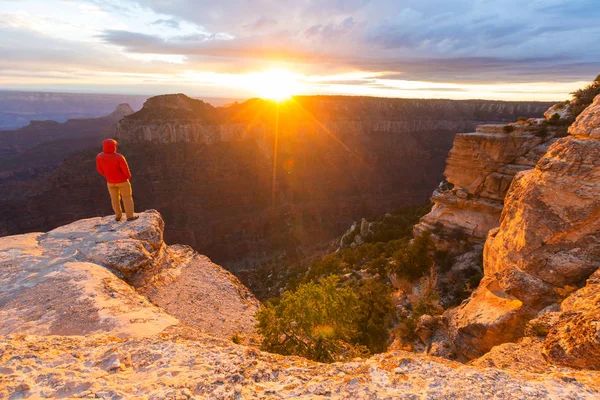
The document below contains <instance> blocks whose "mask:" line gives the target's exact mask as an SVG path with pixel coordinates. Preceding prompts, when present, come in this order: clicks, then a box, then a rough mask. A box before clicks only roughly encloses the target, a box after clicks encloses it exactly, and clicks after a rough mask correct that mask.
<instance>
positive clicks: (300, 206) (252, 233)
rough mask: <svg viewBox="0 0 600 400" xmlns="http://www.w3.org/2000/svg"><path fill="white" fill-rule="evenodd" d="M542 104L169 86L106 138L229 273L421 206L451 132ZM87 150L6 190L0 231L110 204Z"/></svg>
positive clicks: (148, 195) (147, 196)
mask: <svg viewBox="0 0 600 400" xmlns="http://www.w3.org/2000/svg"><path fill="white" fill-rule="evenodd" d="M548 106H549V104H547V103H535V102H493V101H449V100H412V99H377V98H360V97H358V98H354V97H336V96H314V97H298V98H295V99H294V101H291V102H288V103H282V104H281V105H280V106H279V108H277V107H276V106H275V104H274V103H271V102H266V101H263V100H260V99H254V100H249V101H247V102H244V103H241V104H233V105H231V106H229V107H212V106H210V105H209V104H206V103H204V102H202V101H199V100H194V99H191V98H189V97H187V96H184V95H166V96H157V97H154V98H152V99H149V100H148V101H147V102H146V104H145V106H144V107H143V108H142V110H140V111H138V112H137V113H135V114H133V115H130V116H128V117H126V118H124V119H123V120H122V121H121V122H120V123H119V128H118V133H117V136H118V138H119V140H120V141H121V146H120V151H121V152H122V153H123V154H125V155H126V156H127V159H128V161H129V164H130V166H131V168H132V171H133V181H132V183H133V187H134V197H135V199H136V205H139V207H141V208H142V209H144V208H155V209H158V210H159V211H160V212H161V214H162V215H163V216H164V218H165V220H166V222H167V229H166V231H165V238H166V241H167V242H169V243H181V244H186V245H189V246H192V247H193V248H194V249H195V250H198V251H201V252H202V253H203V254H207V255H208V256H209V257H211V259H213V260H215V261H217V262H218V263H220V264H223V265H225V266H226V267H227V268H228V269H230V270H232V271H239V270H241V269H247V270H250V269H252V268H253V267H255V266H259V265H261V264H263V263H269V262H273V263H276V262H280V260H281V259H282V258H286V259H291V260H293V259H294V258H297V257H301V256H302V255H305V254H307V253H311V252H313V251H314V250H315V247H317V246H323V245H325V246H326V245H327V244H328V243H329V242H330V241H331V240H333V239H334V238H336V237H338V236H339V235H340V234H341V233H343V230H344V229H346V227H347V226H348V225H350V223H351V222H352V221H354V220H356V219H357V218H360V217H363V216H367V217H368V216H373V215H379V214H384V213H385V212H388V211H390V210H394V209H397V208H398V207H400V206H403V205H407V204H418V203H422V202H425V201H426V199H427V198H428V197H429V195H430V194H431V191H432V189H433V188H434V187H435V185H436V184H437V182H438V181H439V175H440V173H441V172H442V170H443V167H444V159H445V157H446V155H447V153H448V150H449V149H450V147H451V144H452V140H453V137H454V135H455V133H456V132H458V131H468V130H472V129H474V128H475V126H476V125H477V124H480V123H486V122H502V121H508V120H514V119H515V118H516V117H517V116H519V115H525V116H541V115H542V113H543V111H544V109H546V108H547V107H548ZM277 112H279V135H278V149H277V155H278V157H277V165H275V168H274V165H273V162H274V159H273V155H274V148H273V146H274V139H275V134H274V125H275V119H276V118H275V117H276V115H277ZM98 151H99V150H98V148H94V149H93V150H88V151H82V152H80V153H78V154H75V155H72V156H70V157H68V158H67V159H66V160H65V162H64V163H63V165H62V166H61V167H60V168H59V169H58V170H56V171H55V172H54V173H53V174H52V176H51V177H50V179H48V180H47V181H44V182H41V183H40V185H38V186H35V187H32V186H31V185H28V186H27V187H26V189H27V190H14V191H12V192H11V193H13V197H11V198H8V199H6V201H2V202H0V235H9V234H16V233H23V232H30V231H40V230H43V231H46V230H49V229H53V228H55V227H56V226H60V225H64V224H66V223H69V222H72V221H74V220H76V219H80V218H87V217H92V216H98V215H105V214H108V213H109V212H110V204H109V202H108V199H107V194H106V188H105V186H104V184H103V182H102V179H101V177H99V176H98V175H97V173H96V171H95V165H94V156H95V154H96V153H97V152H98ZM274 169H275V172H276V174H275V177H276V179H275V185H274V186H273V170H274ZM17 194H19V195H20V197H16V196H17ZM49 207H52V209H53V213H51V214H49V213H48V212H47V210H48V208H49ZM22 210H26V212H22Z"/></svg>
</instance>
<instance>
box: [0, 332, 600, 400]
mask: <svg viewBox="0 0 600 400" xmlns="http://www.w3.org/2000/svg"><path fill="white" fill-rule="evenodd" d="M0 348H2V349H4V351H3V352H2V353H0V371H2V379H1V380H0V397H2V398H10V397H11V396H14V397H13V398H20V397H28V398H41V397H50V398H57V397H62V398H65V397H69V398H80V397H96V398H98V397H101V398H131V399H189V398H197V399H268V398H293V399H325V398H328V399H403V398H407V399H452V398H454V399H485V400H488V399H491V398H493V399H516V398H518V399H525V398H531V399H594V398H598V395H599V389H600V375H599V374H598V373H594V372H578V371H573V370H569V369H564V368H563V369H554V370H553V371H552V372H550V373H545V374H538V373H532V372H527V371H521V370H514V371H501V370H498V369H488V368H482V367H470V366H464V365H461V364H459V363H455V362H449V361H445V360H443V359H436V358H431V357H426V356H419V355H416V354H414V353H408V352H402V351H398V352H391V353H386V354H380V355H377V356H374V357H372V358H369V359H366V360H365V359H356V360H353V361H351V362H345V363H334V364H321V363H316V362H312V361H308V360H305V359H302V358H299V357H284V356H278V355H273V354H268V353H263V352H260V351H257V350H255V349H253V348H249V347H245V346H238V345H234V344H232V343H231V342H228V341H223V340H219V339H215V338H212V337H209V336H205V335H191V334H189V333H188V332H185V331H182V330H177V329H174V328H168V329H167V331H165V332H164V333H163V334H161V335H159V336H154V337H151V338H136V339H128V340H123V339H119V338H116V337H110V336H108V335H93V336H90V337H86V338H81V337H39V336H26V337H15V336H9V337H0Z"/></svg>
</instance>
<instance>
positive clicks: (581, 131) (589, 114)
mask: <svg viewBox="0 0 600 400" xmlns="http://www.w3.org/2000/svg"><path fill="white" fill-rule="evenodd" d="M569 133H570V134H571V135H573V136H580V137H584V138H585V137H589V138H590V139H600V95H598V96H596V98H595V99H594V102H593V103H592V104H591V105H590V106H588V107H587V108H586V109H585V112H583V113H581V114H580V115H579V116H578V117H577V119H576V120H575V122H574V123H573V125H571V126H570V127H569Z"/></svg>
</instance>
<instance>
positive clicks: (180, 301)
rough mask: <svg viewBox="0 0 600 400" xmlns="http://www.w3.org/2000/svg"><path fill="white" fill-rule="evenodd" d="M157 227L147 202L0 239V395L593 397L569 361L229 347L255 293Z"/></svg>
mask: <svg viewBox="0 0 600 400" xmlns="http://www.w3.org/2000/svg"><path fill="white" fill-rule="evenodd" d="M163 229H164V225H163V221H162V219H161V217H160V215H159V214H158V213H157V212H156V211H147V212H144V213H141V218H140V219H139V220H137V221H134V222H116V221H114V219H113V218H112V217H104V218H91V219H86V220H80V221H77V222H74V223H72V224H69V225H66V226H63V227H60V228H57V229H55V230H53V231H50V232H48V233H30V234H25V235H17V236H8V237H4V238H0V318H1V320H2V321H3V323H2V325H1V326H0V397H2V398H10V399H17V398H111V399H117V398H131V399H134V398H135V399H164V398H176V399H188V398H215V399H229V398H240V399H241V398H245V399H254V398H256V399H259V398H306V399H315V398H334V399H337V398H359V399H362V398H377V399H395V398H470V399H488V398H490V397H493V398H497V399H512V398H542V399H543V398H555V399H557V398H561V399H563V398H564V399H593V398H597V397H598V395H599V394H600V373H599V372H593V371H578V370H575V369H571V368H568V367H556V366H554V367H551V368H537V369H534V368H531V367H528V368H522V364H523V363H521V364H517V363H516V361H515V362H512V363H510V362H506V363H504V365H494V366H495V367H496V368H488V367H486V366H484V365H480V366H475V365H472V366H465V365H462V364H459V363H456V362H451V361H447V360H443V359H438V358H433V357H427V356H422V355H416V354H414V353H409V352H404V351H394V352H389V353H384V354H379V355H376V356H374V357H371V358H368V359H363V358H356V359H353V360H351V361H348V362H338V363H334V364H321V363H316V362H312V361H308V360H306V359H302V358H299V357H291V356H287V357H286V356H279V355H273V354H268V353H264V352H261V351H258V350H256V349H255V348H253V347H249V346H247V345H236V344H233V343H232V333H237V334H239V335H241V336H244V335H248V334H249V333H250V331H251V330H252V327H253V325H254V312H255V311H256V309H257V305H258V303H257V301H256V300H255V299H254V298H253V297H252V295H250V294H249V292H248V291H247V289H246V288H245V287H243V286H242V285H241V284H240V283H239V281H237V279H236V278H235V277H233V276H232V275H231V274H229V273H228V272H226V271H224V270H223V269H222V268H220V267H218V266H216V265H214V264H212V263H210V261H209V260H208V259H206V258H205V257H204V256H201V255H198V254H197V253H195V252H193V251H192V250H191V249H189V248H188V247H185V246H180V245H175V246H167V245H165V243H164V241H163V240H162V235H163ZM590 282H591V283H593V284H597V279H596V278H594V279H593V280H590ZM574 295H575V294H574ZM578 296H579V298H582V296H587V294H586V293H579V294H578ZM564 306H565V307H566V304H564ZM572 306H574V307H577V306H576V302H573V303H572ZM577 309H578V312H588V311H590V312H594V309H591V310H582V309H579V307H577ZM566 310H567V309H566V308H565V311H566ZM572 316H574V315H572ZM574 317H577V316H574ZM569 323H571V322H569ZM575 324H576V323H575ZM559 326H560V324H559ZM577 326H579V325H577ZM557 332H558V331H557ZM564 345H565V343H564V342H560V343H559V344H558V346H561V348H563V349H565V350H564V351H563V353H559V352H557V351H556V350H555V347H556V346H554V347H552V349H550V350H549V351H551V352H552V353H553V354H556V355H559V354H566V355H567V356H570V357H577V353H574V352H571V351H570V349H571V348H566V347H564ZM538 347H539V346H538ZM496 361H498V363H500V357H498V359H497V360H496ZM490 362H492V361H488V363H490ZM528 365H529V364H528ZM498 367H499V368H502V369H504V370H502V369H498Z"/></svg>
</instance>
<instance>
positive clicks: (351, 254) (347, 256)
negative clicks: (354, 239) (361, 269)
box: [339, 249, 360, 267]
mask: <svg viewBox="0 0 600 400" xmlns="http://www.w3.org/2000/svg"><path fill="white" fill-rule="evenodd" d="M339 257H340V258H341V259H342V261H343V262H345V263H346V264H348V265H350V266H352V267H354V266H356V265H357V264H358V262H359V261H360V257H359V256H358V253H357V252H355V251H354V250H352V249H343V250H342V251H340V253H339Z"/></svg>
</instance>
